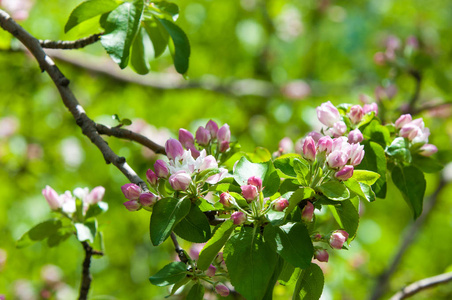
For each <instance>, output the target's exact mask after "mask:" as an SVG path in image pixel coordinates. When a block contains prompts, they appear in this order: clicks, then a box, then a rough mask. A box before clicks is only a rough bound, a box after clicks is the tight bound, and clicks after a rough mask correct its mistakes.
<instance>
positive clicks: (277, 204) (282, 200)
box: [274, 198, 289, 211]
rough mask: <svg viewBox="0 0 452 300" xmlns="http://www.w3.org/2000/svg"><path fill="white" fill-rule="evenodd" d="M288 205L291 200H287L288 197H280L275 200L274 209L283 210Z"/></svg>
mask: <svg viewBox="0 0 452 300" xmlns="http://www.w3.org/2000/svg"><path fill="white" fill-rule="evenodd" d="M288 206H289V201H287V199H286V198H279V199H278V200H276V201H275V204H274V209H275V210H276V211H283V210H284V209H286V207H288Z"/></svg>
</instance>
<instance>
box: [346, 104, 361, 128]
mask: <svg viewBox="0 0 452 300" xmlns="http://www.w3.org/2000/svg"><path fill="white" fill-rule="evenodd" d="M363 116H364V113H363V109H362V107H361V106H359V105H353V106H352V107H351V108H350V112H349V114H348V117H349V118H350V121H352V123H353V124H358V123H359V122H361V120H362V118H363Z"/></svg>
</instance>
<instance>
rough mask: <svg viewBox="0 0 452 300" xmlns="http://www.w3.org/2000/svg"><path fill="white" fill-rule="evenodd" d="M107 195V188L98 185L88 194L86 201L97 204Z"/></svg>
mask: <svg viewBox="0 0 452 300" xmlns="http://www.w3.org/2000/svg"><path fill="white" fill-rule="evenodd" d="M104 195H105V188H104V187H103V186H96V187H95V188H94V189H93V190H92V191H91V192H90V193H89V194H88V195H87V196H86V202H87V203H88V204H96V203H98V202H100V201H102V198H104Z"/></svg>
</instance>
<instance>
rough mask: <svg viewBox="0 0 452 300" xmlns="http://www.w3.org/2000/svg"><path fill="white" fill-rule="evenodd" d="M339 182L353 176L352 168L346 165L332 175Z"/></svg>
mask: <svg viewBox="0 0 452 300" xmlns="http://www.w3.org/2000/svg"><path fill="white" fill-rule="evenodd" d="M334 176H335V177H336V178H337V179H339V180H344V181H345V180H347V179H349V178H350V177H352V176H353V166H350V165H346V166H344V167H342V169H340V170H339V171H337V172H336V174H335V175H334Z"/></svg>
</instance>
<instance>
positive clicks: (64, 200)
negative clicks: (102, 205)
mask: <svg viewBox="0 0 452 300" xmlns="http://www.w3.org/2000/svg"><path fill="white" fill-rule="evenodd" d="M104 194H105V188H104V187H102V186H98V187H95V188H94V189H93V190H92V191H91V192H90V191H89V189H88V188H76V189H75V190H74V195H72V193H71V192H70V191H66V192H64V194H61V195H58V193H57V192H56V191H55V190H54V189H53V188H51V187H50V186H48V185H47V186H46V187H45V189H43V190H42V195H43V196H44V198H45V199H46V200H47V203H48V204H49V206H50V209H52V210H53V211H58V212H62V213H64V214H66V215H69V216H70V215H72V214H74V213H75V211H76V198H78V199H80V200H81V201H82V204H83V214H86V212H87V211H88V208H89V207H90V206H92V205H95V204H97V203H99V202H101V201H102V199H103V197H104Z"/></svg>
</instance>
